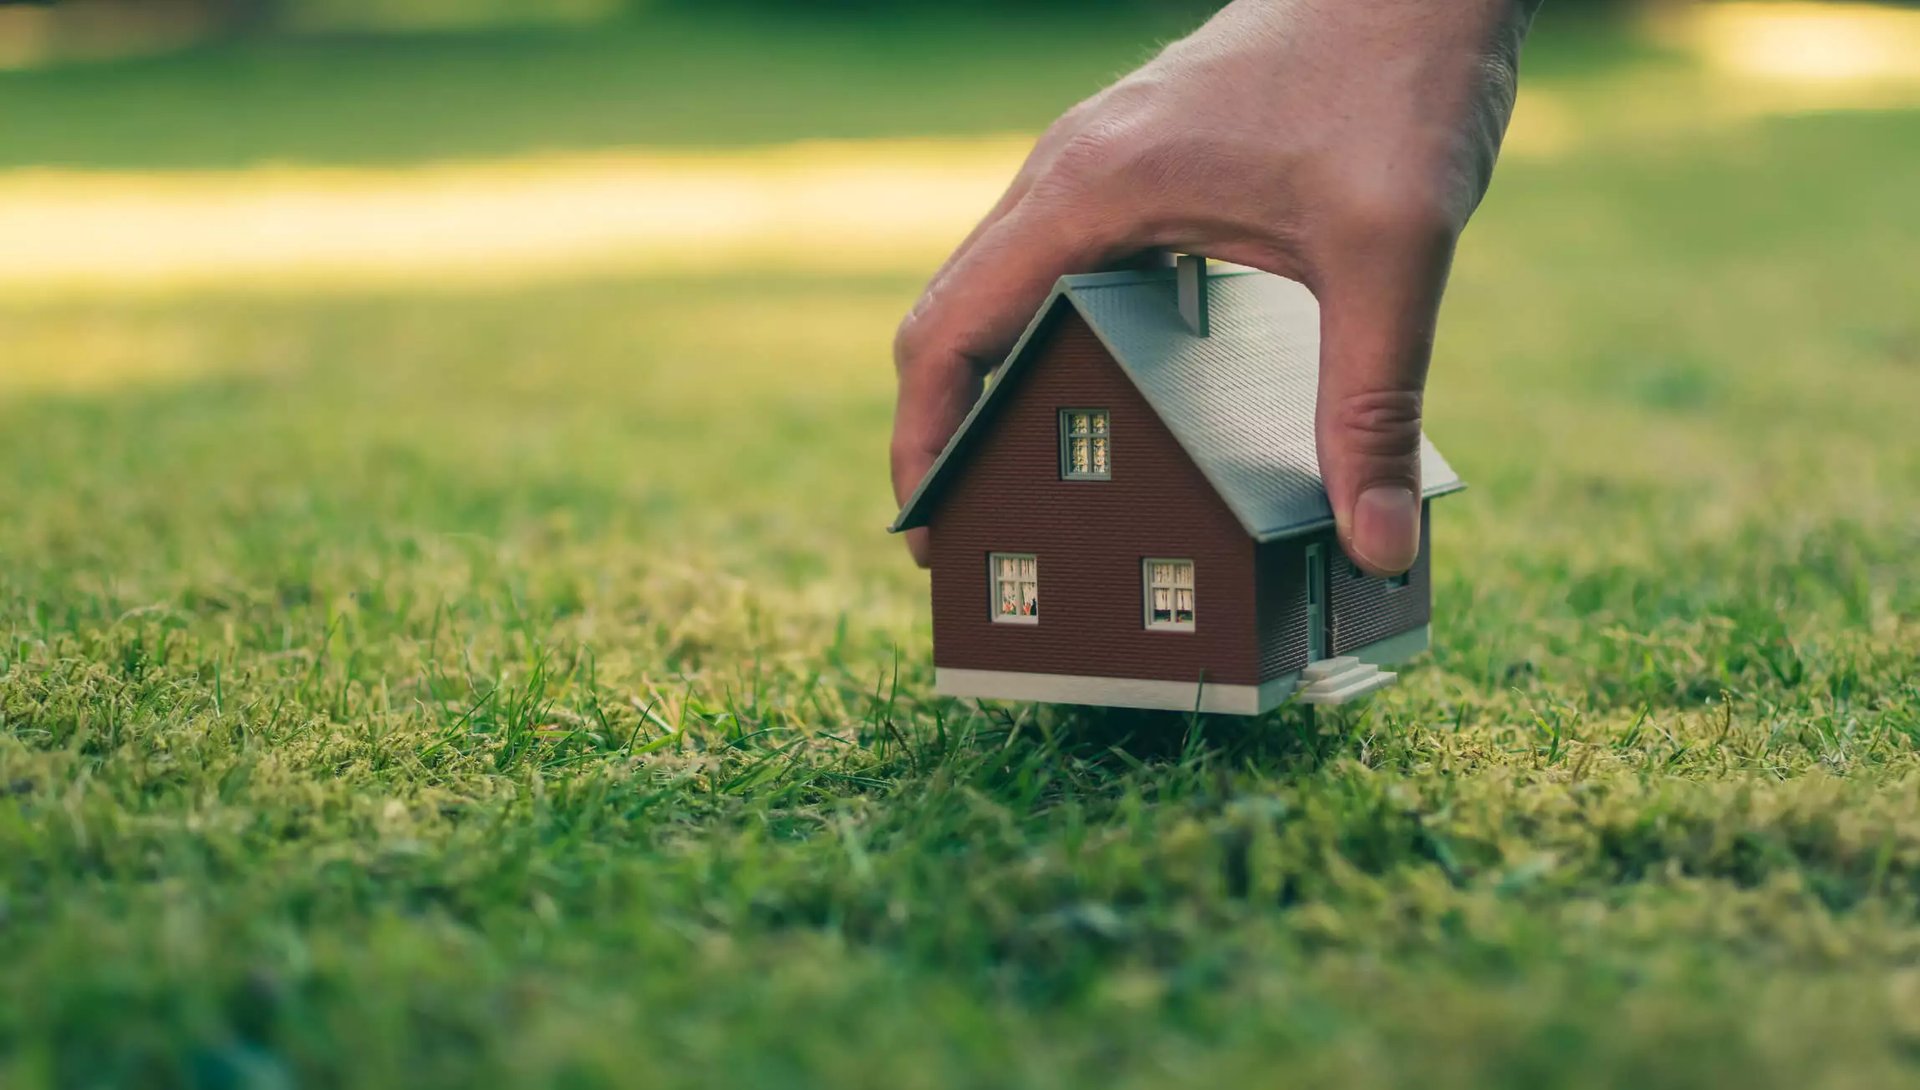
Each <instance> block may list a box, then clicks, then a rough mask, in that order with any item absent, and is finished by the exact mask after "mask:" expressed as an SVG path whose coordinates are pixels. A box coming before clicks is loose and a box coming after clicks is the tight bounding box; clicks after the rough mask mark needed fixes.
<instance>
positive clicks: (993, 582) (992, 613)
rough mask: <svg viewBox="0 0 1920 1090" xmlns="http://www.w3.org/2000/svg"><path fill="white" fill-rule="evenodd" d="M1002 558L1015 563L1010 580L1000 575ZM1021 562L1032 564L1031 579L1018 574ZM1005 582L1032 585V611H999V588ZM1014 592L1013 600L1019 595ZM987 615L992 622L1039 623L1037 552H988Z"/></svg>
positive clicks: (1038, 563)
mask: <svg viewBox="0 0 1920 1090" xmlns="http://www.w3.org/2000/svg"><path fill="white" fill-rule="evenodd" d="M1002 560H1011V561H1013V563H1014V565H1015V575H1014V578H1013V579H1012V580H1007V579H1003V578H1002V577H1001V575H1000V562H1001V561H1002ZM1023 563H1025V564H1031V565H1033V568H1032V572H1033V577H1032V578H1031V579H1027V578H1023V577H1022V575H1021V574H1020V572H1019V568H1018V566H1019V565H1020V564H1023ZM1007 582H1012V583H1015V584H1030V585H1031V586H1032V587H1033V607H1034V608H1033V612H1032V613H1002V612H1000V601H1001V599H1000V590H1001V587H1002V585H1003V584H1005V583H1007ZM1015 594H1016V598H1015V601H1020V600H1021V597H1020V596H1019V592H1018V590H1016V591H1015ZM987 616H989V617H991V618H992V619H993V623H994V624H1039V623H1040V557H1039V556H1038V555H1037V554H1035V553H988V554H987Z"/></svg>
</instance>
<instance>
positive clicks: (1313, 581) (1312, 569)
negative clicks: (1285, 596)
mask: <svg viewBox="0 0 1920 1090" xmlns="http://www.w3.org/2000/svg"><path fill="white" fill-rule="evenodd" d="M1326 657H1327V554H1326V546H1325V545H1309V546H1307V661H1308V662H1319V661H1320V660H1321V659H1323V658H1326Z"/></svg>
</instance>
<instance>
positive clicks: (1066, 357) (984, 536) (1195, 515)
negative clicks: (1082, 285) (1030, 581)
mask: <svg viewBox="0 0 1920 1090" xmlns="http://www.w3.org/2000/svg"><path fill="white" fill-rule="evenodd" d="M1031 350H1032V351H1036V352H1039V353H1040V354H1041V355H1040V357H1039V358H1037V359H1033V360H1031V361H1030V362H1029V363H1028V364H1027V365H1025V367H1024V368H1023V370H1022V371H1021V372H1020V373H1018V374H1017V375H1015V376H1014V377H1013V378H1012V379H1011V380H1010V381H1012V382H1014V383H1016V384H1017V385H1016V386H1014V387H1012V388H1010V389H1008V390H1007V391H1005V393H1004V394H1003V396H1002V397H1001V398H1000V400H999V401H998V403H997V405H996V407H995V409H994V416H993V418H992V419H984V420H981V421H979V422H978V425H977V432H976V434H977V435H978V440H977V441H976V442H974V443H972V444H971V446H970V447H969V448H968V449H966V450H964V451H962V452H959V453H958V454H957V455H956V457H959V458H961V459H963V460H962V461H961V463H960V464H957V465H955V466H953V467H952V471H951V472H950V475H949V476H948V478H947V480H946V481H945V483H944V492H943V493H942V494H941V495H940V496H938V497H936V499H935V502H934V507H933V511H932V516H931V518H930V520H929V523H930V529H931V532H932V558H933V659H934V662H935V664H937V665H939V666H944V667H953V668H963V669H972V670H1011V671H1022V672H1031V673H1056V674H1081V675H1088V676H1094V677H1125V678H1146V679H1153V680H1164V681H1197V680H1200V679H1201V678H1202V677H1204V678H1205V679H1206V680H1208V681H1213V682H1218V683H1221V684H1240V685H1245V684H1253V683H1254V682H1256V681H1257V680H1258V679H1259V665H1258V662H1257V658H1256V646H1257V639H1256V631H1255V630H1256V625H1255V617H1254V608H1255V607H1254V597H1255V596H1254V593H1253V588H1254V575H1253V565H1254V545H1253V541H1252V539H1251V538H1249V537H1248V536H1247V534H1246V531H1245V530H1243V529H1242V528H1241V526H1240V524H1239V522H1238V521H1237V520H1236V519H1235V518H1234V517H1233V514H1232V512H1231V511H1229V510H1228V509H1227V506H1226V504H1225V503H1223V502H1222V501H1221V500H1220V498H1219V496H1218V495H1217V494H1215V492H1214V491H1213V488H1212V486H1211V485H1209V484H1208V483H1207V481H1206V479H1205V478H1204V477H1202V476H1201V474H1200V471H1199V470H1198V469H1197V468H1196V467H1195V466H1194V465H1193V462H1192V461H1191V460H1190V459H1189V458H1188V457H1187V455H1186V452H1185V451H1183V450H1181V449H1180V447H1179V445H1178V444H1177V443H1176V442H1175V441H1174V439H1173V436H1172V435H1171V434H1169V433H1168V432H1167V430H1166V427H1165V426H1164V425H1162V424H1161V423H1160V420H1159V418H1158V417H1157V416H1155V415H1154V412H1153V410H1152V409H1151V408H1150V407H1148V405H1147V403H1146V400H1145V399H1144V398H1142V397H1141V396H1140V393H1139V391H1138V390H1136V389H1135V388H1134V386H1133V384H1132V382H1131V381H1130V380H1129V379H1128V378H1127V377H1126V375H1125V374H1124V373H1123V372H1122V371H1121V370H1120V368H1119V366H1118V365H1117V364H1116V363H1114V362H1113V360H1112V358H1111V357H1110V356H1109V355H1108V354H1107V352H1106V350H1105V349H1104V348H1102V347H1101V345H1100V343H1099V341H1098V340H1097V339H1096V338H1095V337H1094V335H1093V332H1092V330H1090V329H1089V328H1088V327H1087V325H1086V323H1085V321H1084V320H1082V319H1081V318H1080V316H1079V315H1078V314H1077V313H1075V312H1073V311H1072V310H1071V309H1070V308H1067V307H1064V306H1063V308H1062V309H1061V310H1060V311H1057V312H1056V315H1055V317H1054V318H1052V319H1050V321H1049V325H1048V327H1047V328H1043V329H1042V330H1041V332H1040V334H1039V335H1038V337H1037V338H1036V342H1035V346H1034V347H1033V348H1032V349H1031ZM1063 408H1080V409H1101V408H1104V409H1107V410H1108V411H1109V412H1110V413H1111V414H1112V417H1111V419H1112V434H1113V457H1112V462H1113V476H1112V479H1111V480H1107V481H1063V480H1061V479H1060V435H1059V416H1058V414H1059V410H1061V409H1063ZM996 552H1011V553H1032V554H1034V555H1035V556H1036V557H1038V559H1039V577H1040V623H1039V624H1036V625H1014V624H995V623H994V622H993V621H992V619H991V614H990V612H989V607H988V602H989V591H988V586H987V556H988V554H989V553H996ZM1146 557H1165V558H1181V559H1185V558H1191V559H1192V560H1193V561H1194V589H1195V596H1194V604H1195V610H1196V614H1197V619H1196V625H1195V630H1194V631H1193V632H1156V631H1151V630H1148V629H1147V628H1146V626H1145V624H1144V623H1143V620H1142V613H1141V610H1142V602H1141V579H1140V562H1141V560H1142V559H1143V558H1146Z"/></svg>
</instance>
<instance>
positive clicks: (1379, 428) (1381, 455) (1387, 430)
mask: <svg viewBox="0 0 1920 1090" xmlns="http://www.w3.org/2000/svg"><path fill="white" fill-rule="evenodd" d="M1420 410H1421V393H1420V391H1418V390H1374V391H1369V392H1366V393H1358V394H1349V395H1347V396H1345V397H1343V398H1341V399H1340V400H1339V401H1338V402H1337V403H1336V404H1335V406H1334V411H1333V420H1332V423H1333V426H1334V429H1335V431H1336V433H1337V434H1338V435H1339V437H1340V440H1341V442H1342V443H1343V445H1345V446H1346V447H1347V448H1348V449H1349V450H1351V451H1352V452H1353V453H1355V454H1359V455H1362V456H1365V457H1367V458H1375V459H1417V458H1418V457H1419V456H1420Z"/></svg>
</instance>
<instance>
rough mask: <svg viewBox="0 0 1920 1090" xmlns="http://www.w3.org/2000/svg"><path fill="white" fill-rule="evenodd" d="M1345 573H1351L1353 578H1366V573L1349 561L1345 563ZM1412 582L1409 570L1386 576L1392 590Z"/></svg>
mask: <svg viewBox="0 0 1920 1090" xmlns="http://www.w3.org/2000/svg"><path fill="white" fill-rule="evenodd" d="M1347 574H1349V575H1351V576H1352V577H1353V578H1355V579H1366V578H1368V576H1367V573H1366V572H1363V571H1361V570H1360V565H1358V564H1355V563H1353V562H1351V561H1349V562H1348V563H1347ZM1412 582H1413V572H1412V571H1411V570H1409V571H1403V572H1401V573H1400V574H1399V575H1389V576H1387V578H1386V583H1387V586H1388V587H1389V588H1391V589H1393V590H1399V589H1400V588H1401V587H1404V586H1406V585H1408V584H1409V583H1412Z"/></svg>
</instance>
